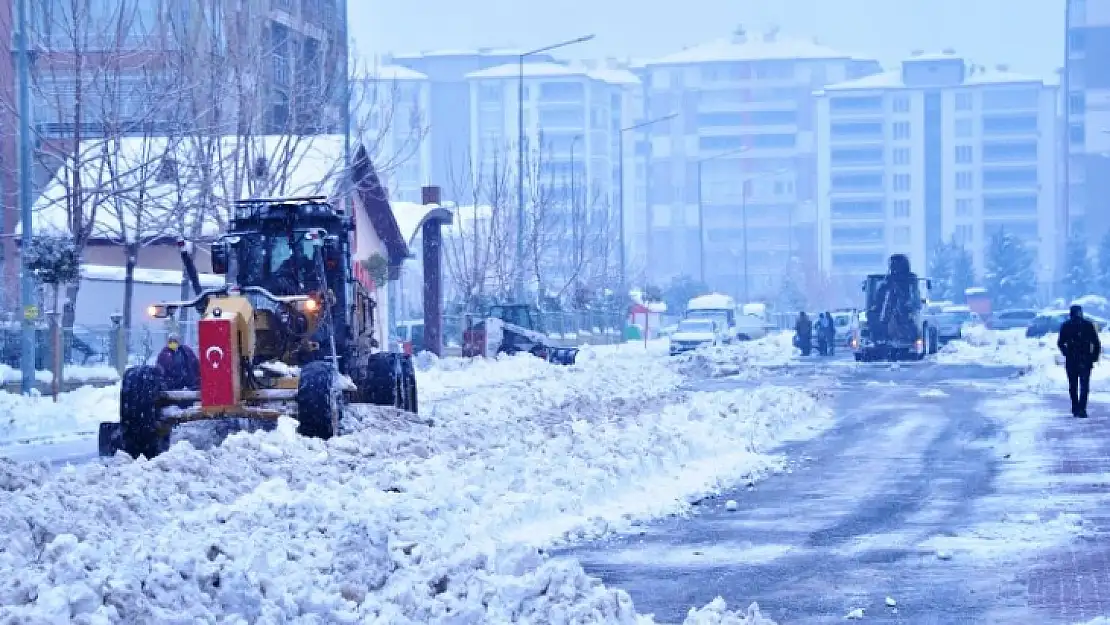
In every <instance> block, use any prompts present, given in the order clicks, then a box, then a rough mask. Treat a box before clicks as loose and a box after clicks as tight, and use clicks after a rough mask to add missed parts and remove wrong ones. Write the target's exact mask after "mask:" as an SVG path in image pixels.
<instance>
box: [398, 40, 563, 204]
mask: <svg viewBox="0 0 1110 625" xmlns="http://www.w3.org/2000/svg"><path fill="white" fill-rule="evenodd" d="M520 55H521V51H520V50H510V49H499V48H479V49H477V50H425V51H422V52H418V53H404V54H393V55H389V56H387V57H385V58H384V59H383V63H384V64H387V65H397V66H401V67H404V68H406V69H409V70H412V71H415V72H419V73H420V74H422V75H423V76H425V77H426V83H425V84H426V85H427V88H428V89H429V90H431V92H433V93H435V97H434V98H432V99H431V100H430V103H429V107H428V109H427V125H428V128H429V129H431V131H430V132H429V134H428V137H427V141H426V143H427V146H428V149H429V150H430V154H431V156H430V159H431V160H430V161H429V167H430V169H429V170H428V171H427V172H423V174H422V176H423V178H424V179H426V180H428V181H430V182H431V184H438V185H442V186H443V191H444V194H445V195H444V199H447V200H454V199H456V198H454V197H453V193H454V190H453V189H451V187H452V186H455V185H452V184H451V182H450V181H451V179H452V178H457V177H458V176H459V172H460V171H462V170H464V169H465V168H466V165H467V162H468V160H469V159H470V149H471V119H472V111H471V98H470V91H471V81H470V80H469V79H468V78H467V77H466V76H467V75H468V74H471V73H472V72H476V71H480V70H483V69H489V68H491V67H497V66H500V65H505V64H507V63H513V64H515V63H516V62H517V61H518V60H519V59H520ZM528 59H529V60H530V61H533V62H551V61H553V60H554V59H553V57H551V56H550V55H548V54H536V55H530V56H528ZM461 201H462V202H464V203H465V202H466V201H467V200H465V199H462V200H461Z"/></svg>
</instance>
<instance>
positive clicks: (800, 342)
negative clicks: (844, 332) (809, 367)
mask: <svg viewBox="0 0 1110 625" xmlns="http://www.w3.org/2000/svg"><path fill="white" fill-rule="evenodd" d="M814 334H816V335H817V336H816V337H814ZM814 338H816V339H817V351H818V353H820V354H821V355H822V356H832V355H833V353H834V352H835V351H836V323H834V322H833V317H832V313H829V312H823V313H818V314H817V321H810V318H809V316H808V315H806V314H805V312H801V313H799V314H798V321H797V322H796V323H795V324H794V346H795V347H797V348H798V349H800V350H802V355H803V356H808V355H809V353H810V352H812V351H813V340H814Z"/></svg>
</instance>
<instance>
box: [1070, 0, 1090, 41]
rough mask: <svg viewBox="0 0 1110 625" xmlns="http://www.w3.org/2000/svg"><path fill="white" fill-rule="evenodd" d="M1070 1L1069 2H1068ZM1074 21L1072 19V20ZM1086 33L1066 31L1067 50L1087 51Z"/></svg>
mask: <svg viewBox="0 0 1110 625" xmlns="http://www.w3.org/2000/svg"><path fill="white" fill-rule="evenodd" d="M1069 1H1070V0H1069ZM1073 19H1074V18H1073ZM1084 35H1086V32H1085V31H1083V30H1081V29H1078V28H1069V29H1068V50H1071V51H1072V52H1083V51H1084V50H1086V49H1087V40H1086V37H1084Z"/></svg>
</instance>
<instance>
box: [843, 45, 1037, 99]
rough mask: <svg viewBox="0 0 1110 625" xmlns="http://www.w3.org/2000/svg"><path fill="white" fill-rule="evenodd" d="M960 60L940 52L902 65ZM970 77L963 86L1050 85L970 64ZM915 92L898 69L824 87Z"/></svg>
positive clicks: (1006, 70) (968, 74)
mask: <svg viewBox="0 0 1110 625" xmlns="http://www.w3.org/2000/svg"><path fill="white" fill-rule="evenodd" d="M959 58H960V57H958V56H955V55H954V54H952V53H937V54H918V55H915V56H913V57H911V58H909V59H906V60H905V61H903V63H921V62H928V61H945V60H956V59H959ZM965 62H966V61H965ZM967 70H968V71H967V74H966V76H965V78H964V81H963V83H961V86H969V87H974V86H989V85H1005V84H1024V83H1040V84H1050V82H1049V81H1047V80H1045V79H1044V78H1038V77H1036V76H1029V75H1026V74H1019V73H1016V72H1011V71H1010V70H1009V69H1008V68H1006V67H1005V66H1001V67H995V68H987V67H981V66H973V65H972V64H971V63H969V62H968V63H967ZM907 88H908V89H914V88H917V87H915V86H913V85H906V83H905V82H904V81H903V80H902V68H901V67H899V68H898V69H895V70H890V71H886V72H881V73H878V74H872V75H870V76H864V77H862V78H856V79H853V80H847V81H844V82H839V83H834V84H831V85H828V86H826V87H824V90H825V91H849V90H867V89H907Z"/></svg>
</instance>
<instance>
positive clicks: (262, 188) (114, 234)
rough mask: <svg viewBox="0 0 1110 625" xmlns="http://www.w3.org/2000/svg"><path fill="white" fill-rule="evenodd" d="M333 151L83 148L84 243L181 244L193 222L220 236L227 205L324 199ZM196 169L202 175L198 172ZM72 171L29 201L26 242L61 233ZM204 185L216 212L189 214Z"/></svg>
mask: <svg viewBox="0 0 1110 625" xmlns="http://www.w3.org/2000/svg"><path fill="white" fill-rule="evenodd" d="M357 148H358V146H357V145H353V146H352V153H353V152H354V151H355V150H357ZM343 149H344V142H343V137H342V136H340V135H316V136H308V137H296V136H277V135H274V136H259V137H237V136H227V137H215V138H212V139H206V138H198V137H185V138H183V139H178V138H172V139H171V138H168V137H129V138H124V139H121V140H112V141H107V142H106V141H103V140H89V141H84V142H82V143H81V145H80V149H79V151H78V153H79V154H80V157H79V161H80V169H81V172H80V173H81V180H82V187H83V198H84V204H85V206H84V207H83V208H84V214H85V215H86V216H87V217H86V223H85V224H84V227H89V226H90V224H89V221H90V220H93V216H94V215H95V219H94V220H93V223H92V224H91V231H92V238H94V239H107V240H112V241H123V240H125V239H126V240H135V239H136V238H138V239H153V238H159V237H177V236H181V235H183V234H190V235H191V234H192V233H193V232H194V228H193V226H194V225H195V224H197V222H198V221H200V222H201V223H200V224H199V226H198V229H199V231H200V234H201V235H202V236H212V235H215V234H217V233H218V232H219V231H220V230H221V228H222V225H221V224H222V223H223V222H224V221H225V216H226V208H223V207H226V206H227V204H228V203H229V200H238V199H244V198H248V197H273V196H291V195H331V194H332V193H333V192H334V190H335V188H336V185H337V184H338V181H339V175H340V174H341V173H342V171H343V167H342V163H343ZM204 154H208V155H213V156H212V157H203V156H202V155H204ZM205 161H209V162H210V166H209V167H208V168H205V167H202V166H201V165H200V164H201V163H203V162H205ZM72 167H73V166H72V165H71V164H67V165H63V166H62V167H60V168H59V170H58V171H57V172H56V173H55V174H54V176H53V177H51V179H50V180H49V181H48V182H47V184H46V186H45V187H44V189H43V191H42V194H41V195H40V196H39V197H38V198H37V199H36V201H35V204H34V209H33V210H34V222H33V223H34V232H35V233H36V234H63V235H65V234H68V233H70V226H69V223H68V216H69V213H70V211H69V210H68V209H67V198H68V197H69V191H70V185H69V183H68V182H66V181H68V180H69V179H70V176H69V174H70V172H71V171H72ZM206 171H207V174H206ZM260 172H261V173H260ZM205 179H207V180H213V181H215V182H214V184H211V186H212V187H213V188H212V189H211V190H210V196H211V197H212V199H214V200H215V202H216V203H217V204H218V205H219V207H208V208H207V209H199V208H198V206H200V205H201V204H202V203H203V202H204V199H203V198H204V197H205V195H206V194H204V193H202V191H203V188H202V180H205ZM21 231H22V226H21V225H17V226H16V233H17V234H18V233H19V232H21Z"/></svg>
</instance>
